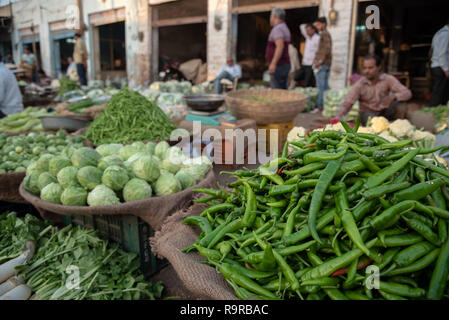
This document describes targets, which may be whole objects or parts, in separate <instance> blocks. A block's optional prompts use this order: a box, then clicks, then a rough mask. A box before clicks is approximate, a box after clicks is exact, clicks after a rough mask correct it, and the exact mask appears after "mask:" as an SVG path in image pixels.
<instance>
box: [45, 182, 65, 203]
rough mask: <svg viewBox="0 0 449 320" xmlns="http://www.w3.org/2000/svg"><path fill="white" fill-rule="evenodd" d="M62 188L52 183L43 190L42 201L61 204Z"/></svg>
mask: <svg viewBox="0 0 449 320" xmlns="http://www.w3.org/2000/svg"><path fill="white" fill-rule="evenodd" d="M62 191H63V190H62V187H61V186H60V185H59V184H58V183H54V182H53V183H50V184H48V185H47V186H45V188H43V189H41V199H42V200H45V201H48V202H53V203H57V204H61V194H62Z"/></svg>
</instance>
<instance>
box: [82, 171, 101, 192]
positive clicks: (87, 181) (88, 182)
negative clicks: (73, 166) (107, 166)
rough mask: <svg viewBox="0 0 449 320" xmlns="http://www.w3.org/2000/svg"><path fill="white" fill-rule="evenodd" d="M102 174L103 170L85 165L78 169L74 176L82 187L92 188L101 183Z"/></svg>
mask: <svg viewBox="0 0 449 320" xmlns="http://www.w3.org/2000/svg"><path fill="white" fill-rule="evenodd" d="M102 175H103V172H102V171H101V170H100V169H98V168H96V167H93V166H87V167H83V168H81V169H79V170H78V173H77V175H76V177H77V179H78V181H79V183H80V184H81V185H82V186H83V187H84V188H86V189H87V190H92V189H93V188H95V187H96V186H98V185H99V184H101V176H102Z"/></svg>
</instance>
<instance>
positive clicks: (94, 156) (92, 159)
mask: <svg viewBox="0 0 449 320" xmlns="http://www.w3.org/2000/svg"><path fill="white" fill-rule="evenodd" d="M100 158H101V156H100V154H99V153H98V152H97V151H95V150H94V149H91V148H88V147H82V148H79V149H77V150H75V152H73V154H72V158H71V159H72V163H73V165H74V166H75V167H77V168H82V167H85V166H94V167H96V166H97V165H98V161H99V160H100Z"/></svg>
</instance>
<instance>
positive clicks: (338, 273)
mask: <svg viewBox="0 0 449 320" xmlns="http://www.w3.org/2000/svg"><path fill="white" fill-rule="evenodd" d="M371 261H373V260H372V259H370V258H365V259H361V260H360V261H359V263H358V264H357V270H360V269H363V268H365V267H366V266H368V265H369V264H370V263H371ZM348 270H349V268H343V269H340V270H337V271H335V272H334V273H332V274H331V277H336V276H342V275H344V274H346V273H347V272H348Z"/></svg>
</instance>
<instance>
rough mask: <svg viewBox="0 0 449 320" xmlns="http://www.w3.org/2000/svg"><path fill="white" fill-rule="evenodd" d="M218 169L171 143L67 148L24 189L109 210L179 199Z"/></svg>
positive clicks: (35, 171) (32, 173)
mask: <svg viewBox="0 0 449 320" xmlns="http://www.w3.org/2000/svg"><path fill="white" fill-rule="evenodd" d="M211 168H212V163H211V162H210V160H209V159H208V158H207V157H204V156H202V157H197V158H193V159H192V158H188V157H186V156H185V155H184V154H183V152H182V149H180V148H179V147H176V146H175V147H170V146H169V145H168V143H167V142H165V141H162V142H159V143H157V144H156V143H154V142H149V143H146V144H144V143H143V142H135V143H133V144H130V145H122V144H104V145H100V146H98V147H97V149H91V148H87V147H82V148H78V149H76V148H65V149H64V150H63V151H62V152H61V154H60V155H59V156H56V157H55V156H52V155H50V154H44V155H42V156H41V157H40V158H39V159H38V160H37V161H34V162H32V163H31V164H30V165H29V166H28V168H27V174H26V177H25V180H24V187H25V189H26V190H27V191H29V192H30V193H33V194H35V195H39V196H40V197H41V199H43V200H45V201H48V202H52V203H56V204H62V205H66V206H86V205H88V206H91V207H94V206H105V205H114V204H120V203H123V202H130V201H135V200H142V199H146V198H150V197H152V196H154V195H156V196H166V195H170V194H174V193H177V192H180V191H181V190H184V189H186V188H189V187H192V186H194V185H195V184H197V182H198V181H199V180H201V179H203V178H204V177H205V175H206V174H207V173H208V172H209V170H210V169H211Z"/></svg>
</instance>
